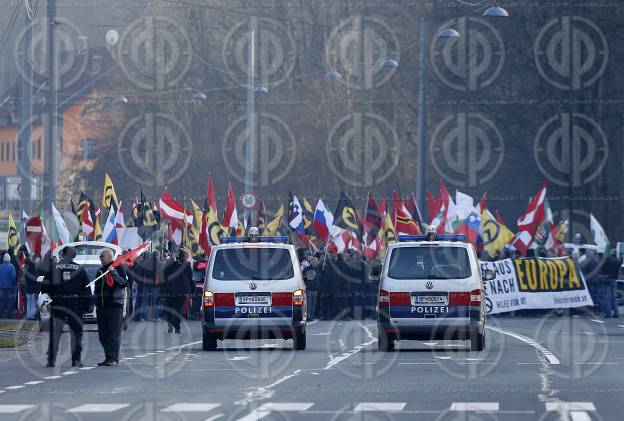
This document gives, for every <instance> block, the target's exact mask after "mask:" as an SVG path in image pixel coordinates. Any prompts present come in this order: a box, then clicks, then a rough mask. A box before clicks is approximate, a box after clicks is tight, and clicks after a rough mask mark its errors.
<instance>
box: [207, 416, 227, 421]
mask: <svg viewBox="0 0 624 421" xmlns="http://www.w3.org/2000/svg"><path fill="white" fill-rule="evenodd" d="M223 415H225V414H216V415H213V416H212V417H210V418H206V421H214V420H216V419H219V418H221V417H222V416H223Z"/></svg>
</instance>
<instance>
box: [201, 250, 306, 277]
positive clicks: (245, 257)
mask: <svg viewBox="0 0 624 421" xmlns="http://www.w3.org/2000/svg"><path fill="white" fill-rule="evenodd" d="M293 276H295V273H294V269H293V265H292V259H291V257H290V251H289V250H288V249H284V248H270V247H262V248H232V249H223V250H218V251H217V253H216V254H215V257H214V264H213V267H212V277H213V278H214V279H218V280H220V281H248V280H280V279H290V278H292V277H293Z"/></svg>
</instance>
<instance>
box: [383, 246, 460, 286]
mask: <svg viewBox="0 0 624 421" xmlns="http://www.w3.org/2000/svg"><path fill="white" fill-rule="evenodd" d="M388 276H389V277H390V278H393V279H465V278H469V277H470V276H471V271H470V260H469V259H468V252H467V251H466V249H465V248H462V247H398V248H395V249H394V250H392V255H391V256H390V262H389V264H388Z"/></svg>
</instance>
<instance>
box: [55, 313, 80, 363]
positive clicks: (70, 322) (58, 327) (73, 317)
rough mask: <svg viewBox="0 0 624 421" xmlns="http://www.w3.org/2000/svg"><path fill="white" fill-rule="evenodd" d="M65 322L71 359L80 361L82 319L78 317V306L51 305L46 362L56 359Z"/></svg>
mask: <svg viewBox="0 0 624 421" xmlns="http://www.w3.org/2000/svg"><path fill="white" fill-rule="evenodd" d="M65 324H67V326H69V332H70V334H71V353H72V361H80V354H81V353H82V329H83V323H82V319H81V318H80V310H79V309H78V308H75V309H73V308H69V307H54V306H53V307H52V314H51V317H50V338H49V341H48V362H50V363H54V362H55V361H56V354H58V349H59V342H60V340H61V333H63V326H64V325H65Z"/></svg>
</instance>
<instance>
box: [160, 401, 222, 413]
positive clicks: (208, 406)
mask: <svg viewBox="0 0 624 421" xmlns="http://www.w3.org/2000/svg"><path fill="white" fill-rule="evenodd" d="M219 406H221V404H220V403H186V402H180V403H175V404H173V405H171V406H168V407H167V408H165V409H163V410H162V412H209V411H212V410H213V409H215V408H218V407H219Z"/></svg>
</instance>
